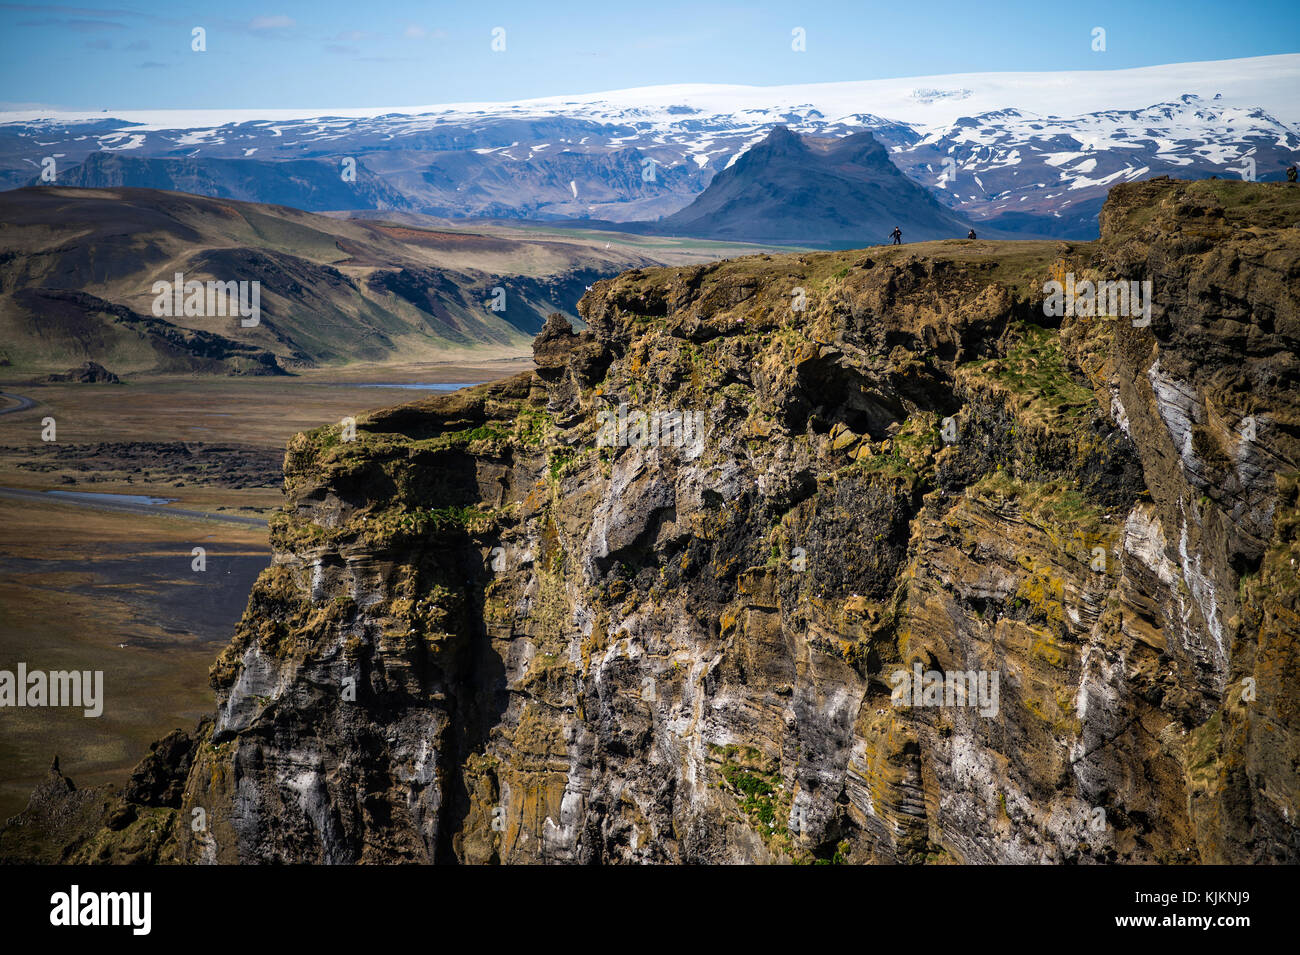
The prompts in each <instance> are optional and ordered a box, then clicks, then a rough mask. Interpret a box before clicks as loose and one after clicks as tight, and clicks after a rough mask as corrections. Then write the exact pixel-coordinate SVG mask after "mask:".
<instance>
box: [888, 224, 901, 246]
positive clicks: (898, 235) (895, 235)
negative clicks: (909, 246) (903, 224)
mask: <svg viewBox="0 0 1300 955" xmlns="http://www.w3.org/2000/svg"><path fill="white" fill-rule="evenodd" d="M889 234H890V235H891V236H892V237H893V239H894V245H902V244H903V230H902V229H900V228H899V227H898V226H894V231H893V232H891V233H889Z"/></svg>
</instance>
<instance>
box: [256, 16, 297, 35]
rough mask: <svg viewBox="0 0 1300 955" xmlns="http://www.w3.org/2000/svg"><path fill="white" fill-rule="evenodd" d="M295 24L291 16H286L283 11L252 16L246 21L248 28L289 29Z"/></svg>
mask: <svg viewBox="0 0 1300 955" xmlns="http://www.w3.org/2000/svg"><path fill="white" fill-rule="evenodd" d="M296 25H297V24H296V23H295V22H294V21H293V19H292V18H291V17H286V16H285V15H284V14H283V13H277V14H275V15H273V16H267V17H253V19H251V20H249V21H248V28H249V29H250V30H258V31H263V30H290V29H292V28H293V27H294V26H296Z"/></svg>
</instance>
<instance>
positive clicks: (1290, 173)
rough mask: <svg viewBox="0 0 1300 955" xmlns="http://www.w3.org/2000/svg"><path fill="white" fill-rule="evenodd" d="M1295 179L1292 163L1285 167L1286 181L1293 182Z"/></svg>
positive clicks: (1293, 164)
mask: <svg viewBox="0 0 1300 955" xmlns="http://www.w3.org/2000/svg"><path fill="white" fill-rule="evenodd" d="M1295 178H1296V176H1295V163H1292V164H1291V165H1289V166H1287V167H1286V181H1287V182H1295Z"/></svg>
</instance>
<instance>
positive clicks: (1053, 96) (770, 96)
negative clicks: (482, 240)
mask: <svg viewBox="0 0 1300 955" xmlns="http://www.w3.org/2000/svg"><path fill="white" fill-rule="evenodd" d="M1105 57H1106V54H1104V53H1101V54H1098V55H1097V59H1098V63H1099V64H1101V63H1104V62H1105ZM1298 92H1300V53H1287V54H1280V55H1276V56H1259V57H1249V58H1245V59H1236V60H1213V61H1207V62H1202V63H1173V64H1168V65H1163V66H1148V67H1139V68H1135V69H1124V70H1105V69H1097V70H1074V71H1061V72H1039V73H954V74H949V75H942V76H913V77H904V78H900V79H885V80H861V81H852V82H844V83H813V84H803V85H796V86H725V85H708V84H683V85H674V86H650V87H643V88H639V89H626V90H612V91H609V92H603V93H584V94H579V95H572V96H548V97H542V98H539V99H530V100H520V101H517V102H513V103H489V102H484V103H450V104H442V105H433V106H393V107H369V108H364V109H261V110H258V109H251V110H248V109H245V110H235V109H207V110H169V109H163V110H131V109H126V110H121V109H116V108H105V109H102V110H78V111H57V110H39V109H36V110H32V109H27V110H15V111H10V112H0V123H14V122H26V123H30V122H33V121H40V120H48V121H51V122H54V123H68V122H76V121H81V120H102V119H107V118H113V119H120V120H124V121H126V122H128V123H139V124H141V125H139V126H136V127H134V129H133V132H144V131H148V130H164V129H194V130H200V129H217V128H220V127H222V126H225V125H229V124H233V123H253V122H264V123H267V124H270V123H279V122H291V121H295V120H298V121H301V120H305V119H312V120H316V119H319V120H321V128H320V130H319V132H318V134H327V133H328V129H329V127H330V126H331V125H337V126H346V124H347V122H348V121H350V120H357V119H374V118H377V117H381V116H390V115H400V116H402V117H408V118H409V117H421V118H422V119H427V121H428V124H429V125H436V124H437V123H438V122H458V121H459V122H463V121H466V120H474V119H480V120H481V119H487V118H509V117H521V118H522V117H533V116H567V117H572V118H579V119H590V120H596V121H611V122H613V121H621V122H629V121H638V122H641V123H649V124H654V125H658V124H662V125H663V126H664V127H665V128H671V127H674V126H676V125H677V124H680V123H681V122H682V121H683V120H689V119H697V120H699V119H715V118H718V117H728V116H731V117H736V119H737V120H738V121H740V122H741V123H742V124H743V125H751V124H753V123H755V122H756V121H757V122H761V121H762V120H763V119H764V118H765V117H766V118H768V119H769V121H775V120H776V119H778V118H779V117H780V115H781V114H783V113H786V112H789V111H798V112H800V113H806V112H807V110H808V109H810V108H811V109H814V110H816V111H817V112H819V113H821V114H822V117H823V118H824V119H825V120H826V121H828V122H831V123H834V122H841V121H842V122H844V123H845V124H846V125H859V124H863V123H864V121H868V122H869V119H870V117H872V116H874V117H883V118H885V119H888V120H893V121H895V122H903V123H909V124H911V125H913V126H914V127H916V128H917V129H918V130H920V131H922V132H927V131H932V130H936V129H940V128H943V127H946V126H948V125H950V124H952V123H953V122H955V121H956V120H958V119H960V118H962V117H967V116H977V115H979V114H981V113H988V112H991V111H995V110H1001V109H1008V108H1015V109H1017V110H1020V111H1021V112H1024V113H1037V114H1039V115H1041V116H1048V117H1050V116H1057V117H1069V116H1079V115H1083V114H1086V113H1095V112H1099V111H1102V110H1141V109H1145V108H1146V107H1149V106H1153V105H1155V104H1157V103H1165V102H1171V101H1175V100H1177V99H1178V98H1179V97H1181V96H1183V95H1184V94H1192V95H1195V96H1199V97H1201V98H1203V99H1206V100H1215V99H1216V97H1218V98H1219V99H1217V103H1216V104H1217V105H1220V106H1233V107H1243V108H1248V107H1254V108H1261V109H1263V110H1264V111H1266V112H1267V113H1269V114H1271V115H1272V116H1273V117H1275V118H1276V119H1279V120H1281V121H1282V122H1284V123H1287V124H1300V96H1297V93H1298ZM674 107H676V109H673V108H674ZM682 107H689V108H690V109H691V110H694V111H696V112H694V113H692V114H687V113H683V111H682V109H681V108H682ZM742 117H743V119H742ZM331 120H333V121H334V122H333V123H331V122H330V121H331ZM401 125H403V126H404V127H407V128H408V129H410V126H411V124H410V123H409V120H408V122H406V123H402V124H401Z"/></svg>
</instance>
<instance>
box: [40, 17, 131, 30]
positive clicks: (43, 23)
mask: <svg viewBox="0 0 1300 955" xmlns="http://www.w3.org/2000/svg"><path fill="white" fill-rule="evenodd" d="M18 26H20V27H59V28H60V29H62V30H74V31H76V32H77V33H102V32H104V31H105V30H125V29H127V26H126V24H125V23H114V22H113V21H112V20H82V19H70V18H67V17H42V18H41V19H39V20H22V21H20V22H19V23H18Z"/></svg>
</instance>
